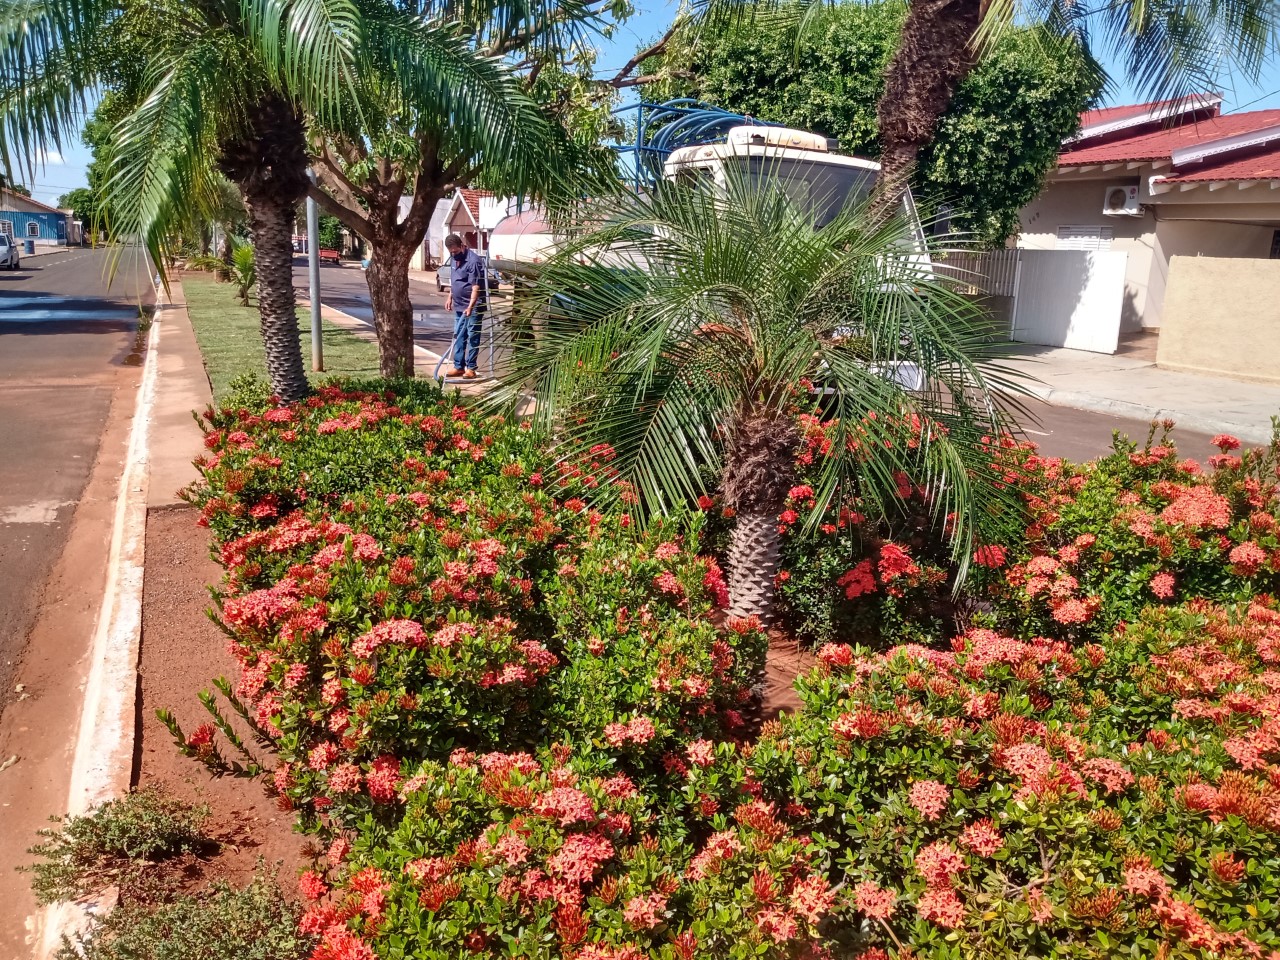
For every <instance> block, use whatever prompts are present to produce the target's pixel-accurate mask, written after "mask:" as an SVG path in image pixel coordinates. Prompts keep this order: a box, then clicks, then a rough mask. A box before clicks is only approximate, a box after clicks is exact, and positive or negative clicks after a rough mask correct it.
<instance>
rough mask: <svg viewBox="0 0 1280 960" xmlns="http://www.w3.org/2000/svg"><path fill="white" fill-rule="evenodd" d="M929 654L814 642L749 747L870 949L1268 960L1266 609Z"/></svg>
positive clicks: (1272, 945)
mask: <svg viewBox="0 0 1280 960" xmlns="http://www.w3.org/2000/svg"><path fill="white" fill-rule="evenodd" d="M952 647H953V649H952V650H949V651H939V650H933V649H928V648H924V647H919V646H906V647H901V648H896V649H893V650H890V651H888V652H887V653H883V654H878V655H864V654H860V653H858V652H856V651H854V650H853V649H851V648H849V647H847V646H843V645H835V644H833V645H829V646H827V647H824V648H823V649H822V650H821V651H820V654H819V656H820V659H821V661H822V664H823V666H822V668H821V669H820V670H818V671H816V672H815V673H814V674H812V675H811V676H809V677H807V678H805V679H804V680H803V681H802V682H801V684H800V685H799V686H800V691H801V694H802V697H803V699H804V701H805V711H804V713H802V714H800V715H798V716H796V717H794V718H790V719H787V720H786V721H785V722H783V723H781V724H771V725H770V727H769V728H768V729H767V730H766V731H765V735H764V736H763V737H762V738H761V740H760V742H759V743H758V744H757V745H756V747H755V750H754V751H753V753H752V756H751V759H750V765H751V769H752V771H753V774H754V776H756V777H758V778H759V780H760V781H761V782H762V784H763V785H764V796H765V797H767V798H768V797H786V798H787V799H788V802H790V803H793V804H797V805H799V806H801V807H803V808H804V809H806V810H808V811H810V815H809V816H808V817H807V818H802V819H801V821H800V822H799V824H798V826H799V827H801V828H804V829H807V830H809V831H810V832H811V833H812V835H813V836H814V837H815V839H816V838H819V837H820V838H822V843H823V845H824V846H829V847H831V848H833V849H835V850H838V851H839V854H838V857H837V859H836V862H835V867H834V869H835V872H836V875H838V876H839V877H840V878H841V879H842V881H843V883H844V885H845V889H846V890H848V891H851V892H852V903H851V905H850V906H851V909H852V911H853V916H854V917H859V916H860V917H862V918H863V919H864V921H865V922H866V923H867V924H868V929H869V930H870V932H871V933H872V934H873V935H874V937H875V939H876V941H877V947H876V949H879V950H885V951H888V952H889V954H891V955H892V954H894V953H896V954H897V955H899V956H905V955H906V953H905V952H904V948H910V951H911V955H913V956H928V957H948V958H949V957H956V958H959V957H991V958H995V957H1010V956H1028V957H1044V956H1070V957H1121V956H1124V957H1131V956H1143V957H1157V956H1158V957H1210V956H1224V957H1226V956H1230V957H1246V956H1249V957H1259V956H1267V957H1276V956H1280V726H1278V725H1277V719H1276V718H1277V715H1278V714H1277V709H1278V708H1280V614H1277V612H1276V610H1275V609H1274V608H1273V607H1272V606H1270V605H1264V604H1262V603H1254V604H1252V605H1250V606H1247V607H1240V608H1224V607H1218V606H1213V605H1209V604H1207V603H1203V602H1198V603H1193V604H1189V605H1187V606H1186V607H1182V608H1173V609H1167V610H1166V609H1159V608H1153V609H1151V610H1150V611H1148V613H1147V615H1146V616H1145V617H1144V618H1143V619H1142V620H1140V621H1139V622H1138V623H1135V624H1132V625H1130V626H1129V627H1128V628H1124V629H1120V630H1118V631H1117V632H1116V634H1115V635H1114V636H1113V637H1111V638H1110V639H1109V640H1108V641H1107V642H1105V643H1101V644H1092V645H1088V646H1085V647H1082V648H1073V647H1072V646H1070V645H1069V644H1067V643H1066V642H1065V641H1060V640H1046V639H1036V640H1032V641H1021V640H1017V639H1013V638H1010V637H1006V636H1001V635H999V634H996V633H994V632H992V631H989V630H983V629H975V630H972V631H970V632H968V633H967V634H965V635H964V636H961V637H959V638H957V639H956V640H955V641H954V643H953V645H952ZM900 944H901V945H902V946H899V945H900ZM875 955H877V956H883V954H875Z"/></svg>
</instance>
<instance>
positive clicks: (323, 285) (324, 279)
mask: <svg viewBox="0 0 1280 960" xmlns="http://www.w3.org/2000/svg"><path fill="white" fill-rule="evenodd" d="M293 286H294V288H295V289H296V290H297V291H298V293H299V295H301V296H307V291H308V289H309V280H308V277H307V261H306V259H305V258H303V257H297V258H295V259H294V261H293ZM444 296H445V295H444V294H443V293H437V292H436V285H435V283H434V281H423V280H418V279H413V278H411V279H410V280H409V297H410V300H411V301H412V303H413V339H414V342H415V343H416V344H417V345H418V346H420V347H426V348H427V349H428V350H430V351H432V352H433V353H438V354H444V353H445V352H446V351H447V350H448V349H449V344H450V342H451V340H452V339H453V314H451V313H448V312H446V311H445V309H444ZM320 301H321V303H324V304H326V305H328V306H330V307H334V308H335V309H338V310H341V311H342V312H343V313H348V314H350V315H351V316H353V317H356V318H358V319H360V320H363V321H365V322H366V323H368V324H370V325H372V324H373V306H372V303H371V301H370V299H369V286H368V284H367V283H366V282H365V277H364V271H362V270H361V269H360V268H359V267H358V266H355V265H353V264H349V263H344V264H343V265H342V266H334V265H333V264H321V265H320Z"/></svg>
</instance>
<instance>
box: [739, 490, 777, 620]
mask: <svg viewBox="0 0 1280 960" xmlns="http://www.w3.org/2000/svg"><path fill="white" fill-rule="evenodd" d="M779 512H781V511H780V510H752V511H749V512H747V513H739V514H738V516H737V523H736V524H735V525H734V528H733V539H732V540H731V541H730V543H729V557H728V559H729V613H731V614H732V615H733V616H735V617H750V616H755V617H759V618H760V622H761V623H763V624H766V625H767V624H772V623H773V622H774V621H775V620H776V619H777V613H776V611H777V605H778V604H777V587H776V585H775V578H776V577H777V576H778V571H779V570H780V569H781V566H782V550H781V545H780V543H779V538H778V513H779Z"/></svg>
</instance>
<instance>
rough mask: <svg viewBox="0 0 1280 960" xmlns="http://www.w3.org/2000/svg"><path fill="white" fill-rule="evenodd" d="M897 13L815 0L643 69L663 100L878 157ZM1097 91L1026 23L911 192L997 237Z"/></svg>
mask: <svg viewBox="0 0 1280 960" xmlns="http://www.w3.org/2000/svg"><path fill="white" fill-rule="evenodd" d="M906 10H907V6H906V4H905V3H901V2H897V0H891V2H884V3H877V4H870V5H864V4H861V3H851V2H845V3H837V4H832V5H822V6H820V7H816V8H814V9H813V10H812V11H811V15H810V17H809V19H808V22H807V23H806V24H805V25H804V26H803V28H802V27H801V25H800V23H799V21H798V19H797V18H796V17H795V16H793V15H789V11H786V10H783V11H781V12H779V13H778V14H777V15H776V16H773V17H769V16H768V15H766V14H758V15H757V16H756V18H754V19H752V20H750V21H744V22H743V23H742V25H741V26H739V27H737V28H731V29H726V30H721V31H703V32H702V33H701V34H700V35H699V36H698V37H697V39H696V41H695V42H693V43H691V44H674V45H671V46H670V47H668V50H667V53H666V58H667V60H668V62H667V63H665V64H662V63H656V62H655V63H651V64H646V65H645V67H644V71H645V72H646V73H665V75H666V76H667V77H668V78H669V79H666V80H665V81H664V82H663V83H662V84H660V85H659V87H658V90H659V92H660V94H661V95H662V96H667V95H671V96H695V97H698V98H699V99H702V100H705V101H707V102H709V103H713V104H716V105H717V106H720V107H723V108H725V109H727V110H733V111H736V112H739V113H744V114H748V115H751V116H755V117H759V118H761V119H763V120H770V121H774V122H778V123H784V124H786V125H788V126H794V127H801V128H804V129H808V130H813V131H815V132H819V133H823V134H826V135H827V136H829V137H834V138H835V139H837V140H838V141H839V142H840V149H841V151H842V152H846V153H854V154H858V155H861V156H869V157H876V156H878V155H879V144H878V141H877V133H878V129H877V121H876V104H877V101H878V100H879V98H880V96H881V93H882V92H883V88H884V71H885V67H886V65H887V63H888V62H889V59H890V57H891V56H892V55H893V53H894V51H895V50H896V49H897V44H898V38H899V35H900V33H901V30H902V24H903V20H904V19H905V16H906ZM761 18H764V19H763V20H762V19H761ZM673 58H675V59H673ZM686 58H687V59H686ZM677 59H678V60H679V61H680V62H676V60H677ZM664 67H665V70H664V69H663V68H664ZM1100 86H1101V81H1100V78H1099V76H1098V74H1097V72H1096V70H1095V69H1094V67H1093V66H1092V61H1091V60H1090V59H1089V58H1088V56H1087V55H1086V54H1085V53H1084V52H1083V51H1082V50H1081V49H1080V48H1079V47H1078V46H1076V45H1074V44H1072V43H1069V42H1067V41H1063V40H1061V39H1058V38H1055V37H1053V36H1051V35H1049V34H1048V33H1047V32H1046V31H1043V30H1039V29H1034V28H1021V29H1015V30H1009V31H1005V32H1003V33H1002V34H1001V35H1000V37H999V38H998V40H997V42H996V43H995V46H994V48H993V49H992V50H991V51H990V52H989V54H988V55H986V56H985V57H984V58H983V59H982V61H981V62H980V63H979V65H978V66H977V68H976V69H975V70H974V71H973V72H972V73H971V74H970V75H969V76H968V77H966V78H965V79H964V81H963V82H962V83H961V84H960V87H959V89H958V90H957V93H956V95H955V97H954V98H953V100H952V103H951V105H950V107H949V109H948V110H947V112H946V113H945V114H944V116H943V118H942V121H941V122H940V124H939V126H938V129H937V134H936V136H935V137H934V141H933V143H932V144H931V145H930V146H929V147H928V149H927V150H926V151H925V153H924V154H923V155H922V156H921V158H920V164H919V167H918V168H917V170H916V171H915V175H914V180H913V187H914V189H915V190H916V192H917V195H918V196H919V197H921V198H924V199H926V200H929V201H933V202H935V203H939V204H941V203H946V204H949V205H951V206H952V207H953V208H954V210H955V211H956V214H955V216H954V217H953V219H952V223H953V226H954V227H956V228H957V229H961V230H967V231H971V232H972V233H973V234H974V235H975V237H976V238H977V239H978V240H980V241H981V242H984V243H988V244H998V243H1000V242H1002V241H1003V240H1004V239H1005V238H1006V237H1008V236H1009V235H1010V234H1011V233H1012V232H1013V231H1014V230H1016V228H1017V223H1018V210H1019V209H1020V208H1021V207H1022V206H1023V205H1025V204H1026V203H1027V202H1029V201H1030V200H1031V199H1032V198H1034V197H1035V195H1036V194H1037V193H1038V192H1039V190H1040V187H1041V184H1042V182H1043V179H1044V175H1045V173H1046V172H1047V171H1048V170H1049V169H1051V168H1052V167H1053V165H1054V162H1055V161H1056V159H1057V156H1058V151H1059V148H1060V145H1061V143H1062V141H1063V139H1065V138H1066V137H1068V136H1070V135H1071V134H1072V133H1073V132H1074V131H1075V130H1076V127H1077V124H1078V115H1079V113H1080V111H1081V110H1083V109H1086V108H1087V107H1088V106H1089V105H1090V104H1091V103H1092V102H1093V100H1094V99H1095V98H1096V96H1097V95H1098V93H1099V90H1100ZM650 97H651V98H652V94H650Z"/></svg>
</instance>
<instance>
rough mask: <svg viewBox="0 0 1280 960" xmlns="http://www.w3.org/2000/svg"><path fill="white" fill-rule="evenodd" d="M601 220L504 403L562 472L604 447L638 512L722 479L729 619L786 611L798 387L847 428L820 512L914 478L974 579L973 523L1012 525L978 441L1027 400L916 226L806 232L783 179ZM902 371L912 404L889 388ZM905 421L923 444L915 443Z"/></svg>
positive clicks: (670, 192)
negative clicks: (1006, 403) (532, 426)
mask: <svg viewBox="0 0 1280 960" xmlns="http://www.w3.org/2000/svg"><path fill="white" fill-rule="evenodd" d="M589 219H590V220H591V221H592V222H594V223H596V224H603V225H602V226H598V227H596V228H594V229H592V230H591V231H590V232H589V233H586V234H585V235H582V236H580V237H577V238H574V239H572V240H571V241H570V242H568V243H567V244H566V245H565V246H564V248H563V249H562V250H561V251H560V252H559V253H558V254H557V255H556V256H555V257H554V258H553V259H552V260H551V261H550V262H549V263H548V264H547V265H546V266H545V269H544V270H543V271H542V273H541V274H540V276H539V277H538V278H537V280H536V281H535V282H534V283H533V287H532V291H531V295H532V297H533V301H534V304H533V305H534V306H535V307H536V312H537V315H538V316H539V317H540V319H538V320H536V321H535V322H534V323H533V337H532V341H533V342H532V344H529V343H524V344H522V345H521V348H520V349H519V350H513V351H512V352H511V356H510V359H509V360H508V361H507V366H508V369H507V371H506V373H505V382H504V388H503V390H502V391H501V393H502V398H501V399H503V400H505V401H506V402H516V401H518V400H519V399H520V398H525V397H528V396H529V395H533V396H534V397H535V398H536V408H535V409H536V416H537V417H538V418H540V420H541V421H542V425H543V426H544V427H545V428H546V429H547V430H549V431H551V434H552V435H553V436H554V437H556V438H557V441H558V442H559V443H561V444H562V445H563V449H564V450H565V456H566V457H572V456H575V455H576V454H577V452H578V451H580V449H583V448H587V449H589V448H591V447H594V446H596V445H597V444H608V445H609V446H610V447H612V448H613V450H614V452H615V454H616V459H614V460H613V461H612V466H614V467H616V468H617V469H618V471H619V477H620V479H621V480H623V481H625V489H626V490H627V491H629V492H630V493H632V494H634V496H635V497H637V498H638V500H639V503H640V506H641V509H642V511H644V512H646V513H660V512H664V511H668V510H672V509H674V508H676V507H678V505H679V504H681V503H682V502H688V501H690V500H692V499H694V498H696V497H697V496H699V495H700V494H702V493H703V492H705V491H704V478H705V477H706V476H707V474H708V473H711V474H712V475H714V476H717V477H719V485H720V488H721V491H722V492H723V495H724V502H725V505H726V506H727V507H729V508H731V509H732V510H733V511H735V513H736V518H737V519H736V524H735V528H734V533H733V539H732V547H731V549H730V552H729V561H730V593H731V601H732V602H731V609H732V611H733V612H734V613H736V614H741V615H746V614H756V615H759V616H761V617H762V618H763V619H765V620H766V621H767V620H769V619H771V618H772V616H773V614H774V606H775V604H774V576H775V574H776V573H777V570H778V552H779V545H778V544H779V532H778V523H779V520H778V517H779V514H780V513H781V511H782V510H783V509H784V506H785V502H786V500H787V497H788V492H789V490H790V489H791V488H792V486H793V485H794V484H795V482H796V456H797V453H798V447H799V444H800V439H801V435H800V430H799V428H798V419H797V415H798V414H800V413H810V412H813V411H814V410H815V408H816V399H815V397H816V394H814V393H811V392H810V391H809V390H808V389H807V388H806V385H807V384H817V385H819V386H820V387H822V388H825V390H826V396H827V399H826V400H825V402H824V403H825V411H826V413H827V414H828V415H829V416H831V417H834V418H835V420H836V424H835V427H834V433H833V434H832V443H833V445H832V448H831V449H832V456H831V457H830V458H829V459H827V460H825V461H824V464H825V465H824V467H823V471H822V480H821V483H820V484H819V489H817V490H816V494H817V497H816V499H817V503H818V504H819V507H820V509H821V508H823V507H825V506H826V505H830V504H832V503H836V502H842V501H843V500H844V499H845V498H847V497H850V496H853V495H856V496H857V497H859V498H860V499H861V501H862V502H863V503H864V504H865V505H867V508H868V509H870V508H872V507H875V506H878V507H879V508H880V509H884V510H890V509H892V508H893V504H894V503H895V501H896V498H897V497H898V494H897V489H898V480H897V477H898V475H899V472H900V471H903V470H909V471H910V473H911V475H912V476H913V477H916V478H919V480H920V482H922V483H923V484H924V485H926V486H927V488H928V489H929V490H930V491H931V492H932V495H933V502H934V503H935V505H936V508H937V511H938V517H939V522H940V523H944V522H947V521H945V520H944V519H943V518H945V517H947V515H948V514H951V515H952V517H951V520H950V523H951V524H952V525H953V526H952V528H951V535H952V537H953V542H954V545H955V549H956V551H957V558H958V559H960V560H961V562H962V563H963V558H964V557H967V556H968V555H969V551H968V549H967V545H968V544H969V542H970V539H971V537H972V535H973V532H974V528H975V524H976V523H977V522H978V520H980V519H982V518H999V517H1001V516H1012V515H1013V514H1014V512H1015V511H1014V510H1013V509H1011V507H1012V504H1011V502H1010V501H1009V499H1008V498H1009V494H1008V492H1007V491H1002V490H1001V489H1000V487H999V485H998V484H995V483H989V482H987V480H988V479H989V478H990V469H991V468H990V464H989V457H988V456H987V454H986V452H985V451H986V446H985V442H984V440H985V439H986V438H989V437H990V436H991V435H992V434H993V432H994V431H998V430H1000V429H1001V428H1002V427H1003V426H1004V424H1005V416H1004V413H1003V409H1002V403H1003V399H1002V397H1001V396H1000V395H998V394H996V393H994V392H993V391H994V390H997V389H1003V390H1006V391H1010V392H1016V391H1017V384H1016V381H1014V380H1013V379H1011V377H1010V376H1009V375H1008V374H1007V373H1006V372H1005V371H1003V370H1001V369H1000V367H999V366H998V364H996V363H995V362H994V361H995V360H996V359H997V356H998V354H997V350H998V347H997V345H996V344H995V343H994V342H993V340H992V338H991V337H990V336H989V335H988V333H989V327H987V326H986V325H985V324H984V322H983V321H982V319H981V317H980V315H979V314H978V312H977V311H976V310H975V309H974V307H973V305H972V304H970V303H969V302H968V301H967V300H966V299H965V298H963V297H962V296H960V295H959V294H958V293H957V292H956V291H955V290H953V289H952V288H951V287H950V286H949V285H947V284H946V283H944V282H942V281H940V280H939V279H938V278H936V277H934V276H932V274H931V271H930V268H929V266H928V261H927V258H923V257H922V256H921V254H920V244H921V243H922V242H923V241H921V239H920V238H919V236H918V233H917V231H916V229H915V228H914V227H913V226H912V224H911V223H910V222H908V221H907V220H906V219H904V218H903V217H899V216H891V217H888V218H872V217H871V215H870V213H869V211H868V208H867V207H866V206H865V205H864V206H856V205H855V206H850V207H846V208H845V209H844V210H843V211H842V212H840V213H838V214H837V215H836V216H835V217H834V218H833V219H832V220H831V221H830V222H829V223H825V224H823V225H821V226H815V225H814V222H813V218H812V216H811V215H810V214H809V213H808V212H807V211H806V210H805V209H801V208H800V207H798V206H796V205H795V204H793V203H792V202H791V201H790V200H789V199H788V197H787V195H786V194H785V193H784V192H783V190H782V187H781V186H780V185H779V184H778V183H777V181H771V180H768V179H765V180H760V179H758V178H754V179H753V180H751V181H748V180H747V179H746V178H744V177H730V178H729V182H728V185H727V188H725V189H723V190H716V189H713V188H710V187H707V186H703V185H699V184H671V183H666V184H663V185H662V186H661V187H659V188H658V189H657V191H656V192H655V193H654V194H653V195H652V196H651V197H648V198H644V197H634V196H630V195H625V196H620V197H614V198H611V199H609V200H607V201H603V202H601V203H600V204H598V205H597V206H596V207H595V208H594V209H592V210H591V211H590V214H589ZM904 362H905V363H909V364H914V365H916V368H918V370H919V371H920V373H921V374H922V375H923V380H924V385H923V387H922V388H921V389H918V390H908V389H907V388H906V387H905V386H903V385H902V380H901V379H900V378H897V377H895V375H894V374H893V371H894V370H899V371H901V370H903V369H904V368H903V367H902V364H903V363H904ZM913 417H919V418H922V421H923V422H924V423H925V424H926V426H925V427H924V429H923V430H922V432H921V433H920V434H919V436H917V437H914V438H913V439H912V438H905V437H904V436H903V432H902V431H903V429H904V428H903V424H904V423H910V422H912V418H913ZM917 422H920V421H917ZM904 439H905V440H907V442H903V441H904ZM816 516H817V514H816V513H815V517H816Z"/></svg>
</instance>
